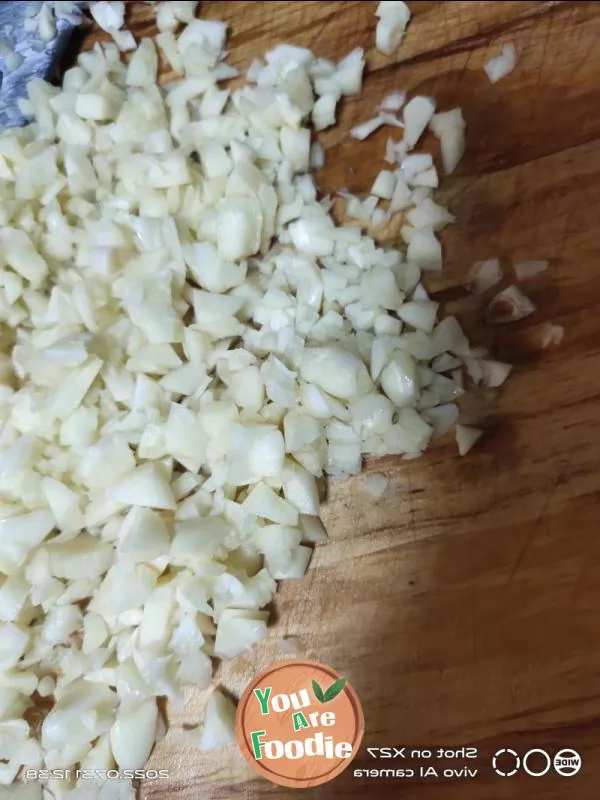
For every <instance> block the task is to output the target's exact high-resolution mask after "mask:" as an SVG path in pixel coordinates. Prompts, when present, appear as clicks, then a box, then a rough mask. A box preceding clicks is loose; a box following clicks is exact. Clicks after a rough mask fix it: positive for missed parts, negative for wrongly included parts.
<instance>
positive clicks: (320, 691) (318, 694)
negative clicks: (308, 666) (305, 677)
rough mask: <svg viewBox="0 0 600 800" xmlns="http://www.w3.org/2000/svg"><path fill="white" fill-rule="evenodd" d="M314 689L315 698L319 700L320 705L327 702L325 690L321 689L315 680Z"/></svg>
mask: <svg viewBox="0 0 600 800" xmlns="http://www.w3.org/2000/svg"><path fill="white" fill-rule="evenodd" d="M312 688H313V692H314V693H315V697H316V698H317V700H318V701H319V702H320V703H324V702H325V695H324V694H323V689H321V687H320V686H319V684H318V683H317V682H316V681H315V680H313V682H312Z"/></svg>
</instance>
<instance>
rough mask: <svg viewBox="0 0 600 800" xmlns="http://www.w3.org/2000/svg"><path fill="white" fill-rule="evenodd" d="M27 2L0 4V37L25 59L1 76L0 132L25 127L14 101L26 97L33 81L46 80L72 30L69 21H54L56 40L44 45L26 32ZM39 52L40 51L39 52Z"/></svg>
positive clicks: (22, 117)
mask: <svg viewBox="0 0 600 800" xmlns="http://www.w3.org/2000/svg"><path fill="white" fill-rule="evenodd" d="M28 5H29V4H28V3H26V2H11V1H10V0H8V1H5V2H0V37H1V38H6V39H7V40H8V41H10V43H11V45H12V47H13V49H14V50H15V51H16V52H17V53H20V54H21V55H22V56H23V57H24V59H25V60H24V61H23V63H22V64H21V66H20V67H19V68H18V69H16V70H14V71H13V72H5V73H3V74H2V85H1V86H0V128H11V127H14V126H15V125H24V124H25V123H26V122H29V119H28V118H27V117H26V116H24V115H23V114H22V113H21V111H20V109H19V106H18V105H17V101H18V100H19V98H21V97H27V83H28V82H29V81H30V80H31V79H32V78H49V77H51V75H52V73H53V70H54V69H55V67H56V65H57V63H58V61H59V59H60V57H61V56H62V54H63V52H64V50H65V47H66V45H67V42H68V41H69V38H70V36H71V32H72V31H73V28H74V27H75V25H74V23H73V21H72V20H71V21H70V20H68V19H57V20H56V36H55V38H54V39H53V40H52V41H51V42H48V43H47V44H46V43H43V42H42V41H41V39H40V37H39V35H38V34H37V32H28V31H26V30H25V19H26V14H25V12H26V10H27V6H28ZM40 48H41V49H40Z"/></svg>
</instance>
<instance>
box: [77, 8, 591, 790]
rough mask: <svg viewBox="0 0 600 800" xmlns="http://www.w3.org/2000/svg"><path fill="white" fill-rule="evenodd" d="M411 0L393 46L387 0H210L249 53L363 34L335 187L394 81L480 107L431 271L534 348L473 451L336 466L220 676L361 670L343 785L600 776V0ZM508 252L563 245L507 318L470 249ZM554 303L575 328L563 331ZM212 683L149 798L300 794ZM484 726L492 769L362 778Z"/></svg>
mask: <svg viewBox="0 0 600 800" xmlns="http://www.w3.org/2000/svg"><path fill="white" fill-rule="evenodd" d="M131 5H132V6H135V7H133V8H131V9H130V11H131V13H132V17H133V18H134V20H135V28H136V29H137V32H138V33H139V34H147V33H151V32H152V24H151V22H150V21H149V16H148V11H147V7H145V6H144V4H131ZM410 6H411V9H412V12H413V20H412V22H411V25H410V28H409V31H408V34H407V36H406V39H405V42H404V44H403V45H402V47H401V49H400V50H399V52H398V53H397V55H396V56H395V57H394V58H388V57H385V56H383V55H381V54H379V53H377V52H375V50H374V46H373V43H374V32H375V22H376V20H375V17H374V11H375V8H376V3H375V2H204V3H202V8H201V14H202V16H203V17H208V18H211V17H216V18H219V19H224V20H227V22H229V23H231V26H232V36H231V39H230V50H231V56H230V61H231V62H232V63H233V64H235V65H236V66H240V67H242V68H245V67H247V66H248V65H249V63H250V61H251V60H252V58H254V57H256V56H260V55H261V54H262V53H263V52H264V51H265V49H267V48H269V47H272V46H273V45H275V44H276V43H279V42H281V41H286V42H292V43H295V44H298V45H303V46H307V47H310V48H311V49H312V50H313V51H314V52H315V53H317V54H319V55H322V56H327V57H329V58H334V59H337V58H340V57H341V56H343V55H345V54H346V53H347V52H348V51H349V50H351V49H352V48H354V47H357V46H360V47H364V48H365V51H366V54H367V62H368V68H367V71H366V80H365V89H364V92H363V93H362V95H361V96H360V97H351V98H347V99H345V100H344V102H343V103H342V108H341V113H340V114H339V125H338V126H337V127H336V128H335V129H333V130H330V131H327V132H325V133H324V134H323V135H322V136H320V140H321V141H322V142H323V143H324V144H325V145H326V147H327V166H326V168H325V169H324V170H322V173H321V174H320V175H319V179H320V183H321V185H322V187H323V189H324V190H325V191H334V190H335V189H337V188H340V187H343V186H344V187H347V188H349V189H350V190H353V191H357V192H366V191H368V189H369V188H370V186H371V184H372V181H373V179H374V177H375V175H376V174H377V172H378V171H379V170H380V169H382V168H383V167H384V163H383V154H384V147H385V141H386V138H387V136H388V135H389V131H380V132H378V133H377V134H375V135H373V136H372V137H371V138H369V139H368V140H367V141H366V142H356V141H355V140H353V139H351V138H349V136H348V131H349V129H350V128H351V127H352V126H353V125H355V124H357V123H358V122H360V121H363V120H365V119H367V118H369V117H371V116H373V114H374V109H375V106H376V105H377V103H378V102H379V101H380V99H381V98H382V97H383V95H384V94H385V93H386V92H388V91H390V90H393V89H405V90H407V91H408V92H411V93H412V92H418V93H422V94H428V95H432V96H434V97H435V98H437V100H438V104H439V107H441V108H452V107H454V106H456V105H460V106H462V108H463V110H464V114H465V117H466V120H467V124H468V128H467V130H468V141H469V146H468V151H467V155H466V157H465V159H464V160H463V162H462V163H461V165H460V167H459V169H458V171H457V174H456V175H455V176H453V177H452V178H451V179H448V180H446V181H445V182H444V185H443V192H442V196H444V197H445V199H446V200H447V202H448V203H449V205H450V208H451V210H452V211H453V212H454V213H455V214H457V216H458V222H457V224H456V225H455V226H453V227H452V228H451V229H449V230H447V231H446V232H444V234H443V243H444V249H445V254H446V259H447V261H446V263H447V268H446V270H445V272H444V275H443V277H441V278H439V279H436V280H435V281H432V282H431V283H430V286H431V288H432V290H433V294H434V297H435V299H437V300H439V301H441V302H442V303H443V304H444V307H445V309H446V311H447V312H449V313H455V314H457V315H458V316H459V318H460V319H461V321H462V322H463V324H464V326H465V328H466V329H467V331H468V333H469V335H470V336H471V337H472V340H473V341H475V342H480V343H484V344H486V345H488V346H490V347H491V348H492V350H493V352H494V353H495V354H496V356H497V357H499V358H501V359H505V360H508V361H510V362H512V363H513V364H514V365H515V369H514V372H513V374H512V376H511V378H510V380H509V381H508V383H507V384H506V385H505V388H504V389H503V390H502V392H501V393H499V394H497V393H491V392H490V393H489V395H487V396H486V395H482V394H481V393H479V394H478V395H477V397H476V398H475V400H474V401H473V403H472V404H471V405H472V407H470V408H469V409H467V412H466V413H467V415H468V418H469V419H473V420H475V421H481V422H482V424H483V425H484V427H485V429H486V435H485V438H484V439H483V440H482V441H481V442H480V443H479V445H478V446H477V448H476V449H475V450H474V451H472V452H471V453H470V454H469V455H468V456H467V457H466V458H462V459H460V458H459V457H458V455H457V453H456V448H455V446H454V445H453V443H451V442H449V443H448V444H445V445H444V444H442V445H440V446H438V447H435V448H434V449H432V450H431V451H430V452H428V453H427V455H426V456H425V457H424V458H422V459H420V460H417V461H402V460H399V459H395V458H387V459H383V460H380V461H377V462H373V463H370V464H368V465H367V469H368V470H370V471H375V472H382V473H384V474H385V475H387V476H388V478H389V480H390V487H389V491H388V493H387V494H386V495H385V496H384V497H383V498H382V499H381V500H379V501H378V502H375V501H374V500H373V499H372V498H371V497H369V495H368V494H366V493H365V491H364V490H363V488H362V484H361V479H360V478H353V479H351V480H348V481H346V482H344V483H342V484H339V485H336V486H332V487H331V489H330V495H329V501H328V503H327V506H326V509H325V511H324V519H325V521H326V524H327V527H328V529H329V533H330V537H331V538H330V541H329V542H328V543H327V544H325V545H322V546H320V547H318V548H317V550H316V552H315V556H314V558H313V561H312V564H311V567H310V570H309V573H308V575H307V576H306V578H305V579H304V580H303V581H300V582H288V583H286V584H284V585H283V586H282V587H281V589H280V591H279V593H278V595H277V601H276V607H275V610H274V614H273V619H274V622H273V625H272V630H271V637H270V638H269V640H267V641H266V642H264V643H263V644H262V645H261V646H260V647H257V648H255V649H254V650H253V651H252V652H251V653H249V654H248V655H246V656H245V657H242V658H238V659H236V660H235V661H234V662H233V663H229V664H227V665H224V666H222V667H221V668H220V669H219V671H218V673H217V676H216V681H217V682H218V683H219V684H221V685H222V686H224V687H225V688H226V689H227V690H228V691H230V692H231V693H232V694H233V695H235V696H239V695H240V694H241V692H242V690H243V688H244V686H245V685H246V683H247V682H248V680H249V679H250V678H251V676H253V675H254V674H255V673H256V672H258V671H259V670H261V669H262V668H264V667H265V666H267V665H269V664H271V663H273V662H274V661H277V660H280V659H281V658H285V657H289V656H286V655H285V654H284V653H283V652H282V649H281V642H282V638H283V637H284V636H297V637H299V638H300V640H301V642H302V648H303V652H305V653H306V654H307V655H308V657H311V658H315V659H318V660H319V661H323V662H325V663H327V664H330V665H332V666H333V667H335V668H336V669H338V670H339V671H340V672H342V673H343V674H345V675H348V676H349V678H350V680H351V682H352V684H353V685H354V687H355V688H356V690H357V692H358V694H359V696H360V698H361V700H362V704H363V708H364V712H365V717H366V734H365V740H364V747H363V750H362V752H361V754H360V756H359V757H358V759H357V761H355V762H354V763H353V765H352V767H351V768H350V769H348V770H347V771H346V772H345V773H344V775H342V776H341V777H339V778H338V779H336V780H335V781H334V782H333V783H331V784H329V785H326V786H322V787H320V788H318V789H314V790H312V795H311V796H314V797H317V798H320V799H322V800H325V799H326V798H327V799H328V798H331V799H332V800H334V799H340V800H341V798H350V797H356V798H364V797H378V798H379V797H382V796H385V797H406V798H413V797H415V798H422V799H423V800H429V798H436V800H437V798H438V797H440V796H441V794H440V793H441V792H442V791H443V792H444V794H443V797H445V798H461V800H465V798H473V800H482V799H483V798H485V800H495V799H496V798H509V797H510V798H515V797H528V798H530V797H543V798H557V800H558V798H561V800H562V798H564V797H573V798H576V799H577V800H582V799H583V798H588V797H590V798H591V797H597V793H598V789H599V787H600V731H599V729H598V717H599V716H600V631H599V628H600V624H599V621H598V619H599V614H598V609H599V608H600V530H599V526H598V508H599V498H600V494H599V492H600V476H599V474H598V468H599V460H600V435H599V427H598V426H599V421H600V402H599V397H600V305H599V304H600V221H599V215H600V188H599V179H600V138H599V137H600V88H599V87H600V48H599V46H598V41H599V40H600V3H587V2H563V3H560V2H550V3H539V2H502V3H500V2H445V3H444V2H413V3H410ZM91 41H92V37H91V36H88V37H87V41H85V42H84V44H85V45H89V44H90V42H91ZM506 42H514V43H515V45H516V47H517V50H518V54H519V56H518V64H517V67H516V69H515V71H514V72H513V73H512V74H511V75H510V76H508V77H507V78H505V79H504V80H503V81H501V82H500V83H498V84H496V85H494V86H492V85H491V84H490V83H489V82H488V80H487V78H486V75H485V73H484V71H483V64H484V62H485V61H487V60H488V59H489V58H490V57H491V56H493V55H495V54H497V53H498V52H499V49H500V47H501V45H502V44H504V43H506ZM390 237H391V234H390ZM493 257H499V258H500V259H501V260H502V263H503V266H504V268H505V274H506V275H507V278H506V283H509V282H511V263H512V262H515V261H519V260H529V259H548V261H549V262H550V268H549V270H548V271H547V272H546V273H544V274H543V275H541V276H539V277H538V278H536V279H534V280H532V281H531V283H530V284H529V285H528V286H527V293H528V294H529V295H530V296H531V298H532V299H533V301H534V302H535V304H536V306H537V311H536V313H535V314H534V315H533V316H531V317H529V318H528V319H527V320H525V321H523V322H521V323H517V324H514V325H512V326H504V327H499V328H490V327H489V326H486V325H485V323H484V322H483V309H484V306H485V302H484V301H482V300H481V298H474V297H472V296H469V295H467V293H466V292H465V291H464V289H463V288H462V287H463V283H464V281H465V275H466V272H467V270H468V268H469V267H470V265H471V264H472V263H473V262H474V261H477V260H481V259H485V258H493ZM547 321H551V322H554V323H556V324H560V325H563V326H564V329H565V336H564V341H563V343H562V345H561V346H560V347H555V348H550V349H547V350H542V349H541V348H540V345H539V336H540V328H541V326H542V325H543V323H544V322H547ZM469 415H470V416H469ZM205 699H206V698H205V695H204V694H200V693H198V694H196V693H193V692H190V693H188V694H187V695H186V703H185V710H184V711H183V712H182V713H174V712H171V713H170V724H171V729H170V731H169V734H168V735H167V737H166V739H165V740H164V741H163V742H162V743H160V744H159V745H158V746H157V747H156V749H155V752H154V754H153V756H152V760H151V766H152V767H156V768H162V769H165V768H167V769H169V770H170V778H169V780H166V781H160V782H156V783H152V784H150V783H147V784H145V785H144V786H143V787H142V788H141V791H140V797H142V798H144V800H151V799H152V800H198V799H199V798H207V800H231V798H240V797H244V798H247V800H255V798H263V797H265V798H267V797H269V798H271V797H273V798H288V797H292V796H295V795H299V794H300V792H298V791H293V790H286V789H281V788H279V787H276V786H273V785H270V784H267V783H266V782H263V781H262V780H259V779H258V778H256V777H255V776H254V773H253V772H252V771H251V770H250V768H249V767H248V766H247V765H246V763H245V762H244V761H243V759H242V757H241V755H240V754H239V752H238V751H237V748H236V747H235V746H233V745H231V746H229V747H227V748H224V749H222V750H221V751H216V752H213V753H211V754H209V755H202V754H200V753H198V752H196V751H194V750H192V749H191V748H189V747H186V746H185V745H184V744H183V743H182V734H181V732H182V727H183V726H184V725H192V724H197V723H198V721H199V719H200V718H201V710H202V707H203V705H204V702H205ZM468 743H472V744H475V745H477V746H478V747H479V748H480V753H481V757H480V758H479V760H478V762H477V767H478V768H479V770H480V773H479V775H478V777H477V778H476V779H474V780H471V781H466V780H464V779H456V780H451V779H445V780H439V781H436V780H433V779H431V780H422V781H416V780H414V781H404V780H400V779H379V780H369V779H365V778H355V777H353V768H354V767H356V768H369V767H374V766H377V762H376V761H374V760H373V759H372V758H371V757H370V756H369V755H368V753H367V751H366V749H365V748H366V747H379V746H381V747H382V746H390V745H397V746H401V745H419V744H420V745H424V746H425V745H430V746H431V745H442V744H445V745H465V744H468ZM504 747H510V748H513V749H514V750H516V751H518V752H519V753H521V754H522V753H523V752H525V751H527V750H528V749H530V748H533V747H538V748H545V749H547V750H548V751H549V752H550V754H554V753H555V752H556V750H558V749H560V748H561V747H571V748H575V749H576V750H578V751H579V752H580V753H581V755H582V757H583V768H582V770H581V772H580V773H579V774H578V775H577V776H576V777H573V778H570V779H567V778H564V777H563V778H559V777H556V776H554V777H552V770H551V772H550V773H549V774H548V775H546V776H544V777H542V778H533V777H528V776H526V775H520V776H515V777H513V778H500V777H499V776H497V775H496V774H495V773H494V772H493V770H492V767H491V755H492V754H493V753H494V752H495V751H496V750H498V749H499V748H504ZM381 765H382V764H381V762H380V763H379V766H381ZM383 766H399V764H397V763H396V764H394V763H393V762H391V763H390V762H387V763H384V764H383ZM450 766H452V764H450ZM469 766H473V764H470V765H469ZM531 766H532V769H533V770H534V771H536V770H540V769H541V767H542V766H543V762H538V763H537V764H536V763H535V762H532V764H531ZM442 787H443V788H442Z"/></svg>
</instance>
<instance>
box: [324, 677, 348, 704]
mask: <svg viewBox="0 0 600 800" xmlns="http://www.w3.org/2000/svg"><path fill="white" fill-rule="evenodd" d="M347 681H348V678H340V679H339V681H335V683H332V684H331V686H330V687H329V689H327V691H326V692H325V700H324V702H325V703H328V702H329V701H330V700H333V699H334V698H335V697H337V696H338V694H339V693H340V692H341V691H342V689H343V688H344V686H345V685H346V682H347Z"/></svg>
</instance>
